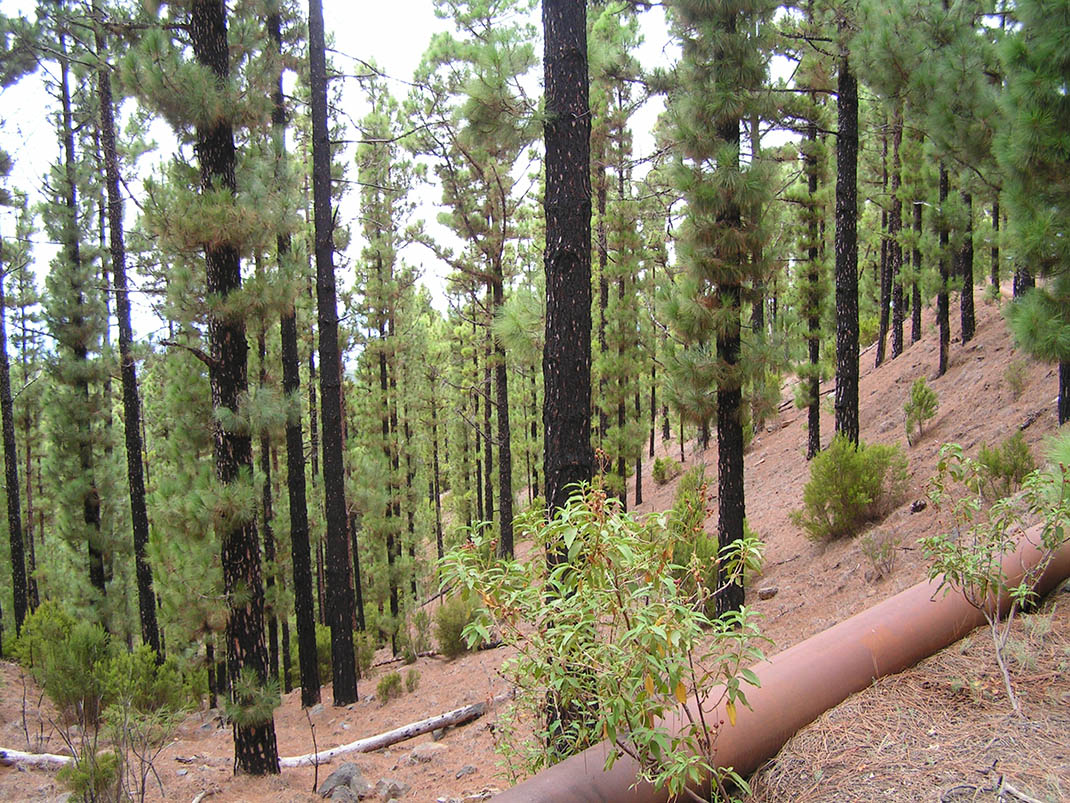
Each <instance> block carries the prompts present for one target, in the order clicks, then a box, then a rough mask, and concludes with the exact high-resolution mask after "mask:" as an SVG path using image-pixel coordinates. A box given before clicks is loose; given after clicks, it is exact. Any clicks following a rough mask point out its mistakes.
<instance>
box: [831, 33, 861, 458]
mask: <svg viewBox="0 0 1070 803" xmlns="http://www.w3.org/2000/svg"><path fill="white" fill-rule="evenodd" d="M837 90H838V91H837V97H836V109H837V114H838V117H839V124H838V127H839V132H838V136H837V137H836V405H835V406H836V432H839V433H841V434H843V436H844V437H846V438H847V439H848V440H850V441H851V442H852V443H858V81H857V80H856V79H855V76H854V74H853V73H852V72H851V67H850V65H849V63H848V61H847V54H846V53H844V54H842V55H841V56H840V63H839V78H838V86H837Z"/></svg>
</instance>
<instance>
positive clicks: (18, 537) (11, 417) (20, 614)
mask: <svg viewBox="0 0 1070 803" xmlns="http://www.w3.org/2000/svg"><path fill="white" fill-rule="evenodd" d="M0 253H2V248H0ZM2 267H3V266H2V265H0V268H2ZM6 319H7V309H6V307H5V306H4V274H3V271H2V270H0V415H2V417H3V429H4V481H5V483H6V484H7V529H8V537H9V540H10V543H11V590H12V593H13V595H14V597H15V635H16V636H18V635H19V634H20V633H21V632H22V623H23V621H24V620H25V619H26V605H27V600H28V599H29V594H28V593H27V588H26V555H25V549H24V544H23V540H22V508H21V506H20V504H19V465H18V453H17V452H16V450H15V412H14V406H13V404H12V401H11V366H10V364H9V363H8V358H7V320H6Z"/></svg>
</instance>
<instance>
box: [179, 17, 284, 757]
mask: <svg viewBox="0 0 1070 803" xmlns="http://www.w3.org/2000/svg"><path fill="white" fill-rule="evenodd" d="M189 33H190V40H191V43H192V45H193V52H194V54H195V56H196V58H197V61H198V62H199V63H200V64H202V65H203V66H205V67H207V68H208V69H209V70H210V71H211V72H212V73H213V74H214V75H215V77H216V80H217V81H218V82H219V83H220V84H223V83H224V82H226V80H227V76H228V73H229V70H230V65H229V57H228V48H227V28H226V9H225V6H224V4H223V2H222V0H197V2H194V3H193V4H192V5H191V7H190V21H189ZM196 135H197V142H196V153H197V158H198V160H199V162H200V173H201V175H200V178H201V191H202V192H203V193H209V192H212V191H214V190H224V191H226V192H230V193H234V192H235V191H236V188H237V181H236V177H235V162H236V158H235V149H234V132H233V129H232V127H231V123H230V122H229V120H225V119H224V120H217V121H214V122H212V123H210V124H201V125H199V126H197V132H196ZM205 272H206V283H205V285H206V290H207V291H208V293H209V294H212V295H215V296H216V297H217V298H219V299H221V300H223V301H225V299H226V298H227V297H228V296H229V295H231V294H232V293H236V292H238V291H239V290H240V289H241V269H240V264H239V259H238V251H237V249H236V248H235V247H234V246H233V245H231V244H229V243H216V244H211V245H209V246H208V247H207V248H206V249H205ZM208 342H209V344H210V347H211V364H210V366H209V371H208V377H209V382H210V384H211V388H212V408H213V410H217V411H218V410H227V411H229V414H230V415H236V414H237V413H238V408H239V405H240V404H241V399H242V397H243V396H245V395H246V393H247V392H248V376H247V370H248V369H247V365H246V361H247V359H248V343H247V341H246V337H245V323H244V321H243V320H242V319H241V318H240V317H237V316H234V315H230V316H226V317H217V316H215V315H212V316H210V318H209V321H208ZM228 417H229V416H228ZM216 422H217V423H216V425H215V433H214V453H215V454H214V457H215V466H216V478H217V479H218V480H219V482H220V483H222V484H223V485H231V484H233V483H237V482H240V481H241V478H242V475H246V476H248V475H251V474H252V471H253V449H252V438H251V436H250V435H249V434H248V433H247V432H242V431H240V430H238V431H234V430H229V429H228V428H227V427H225V426H224V425H223V424H222V423H221V422H220V420H219V419H218V418H217V419H216ZM220 535H221V540H222V566H223V590H224V594H226V597H227V600H228V605H229V611H228V616H227V636H226V637H227V669H228V674H229V678H230V685H231V688H232V689H238V688H240V684H242V681H243V674H244V673H245V672H246V671H249V672H252V674H253V676H254V677H255V680H256V682H257V683H258V684H259V685H260V686H261V687H263V685H264V684H265V683H266V682H267V650H266V649H265V646H264V588H263V582H262V578H261V572H260V545H259V543H258V538H257V530H256V519H255V518H251V517H250V518H244V519H242V520H238V521H236V522H234V523H233V524H231V525H230V526H229V528H227V529H226V530H225V531H224V532H222V533H221V534H220ZM260 693H263V690H261V692H260ZM238 702H239V703H242V702H245V701H242V700H239V701H238ZM232 727H233V732H234V766H235V769H236V770H237V771H238V772H247V773H249V774H251V775H264V774H267V773H277V772H278V771H279V758H278V750H277V747H276V743H275V723H274V720H273V718H272V717H271V716H270V715H269V716H268V717H267V718H266V721H260V722H258V723H255V724H249V723H243V724H241V725H239V724H237V723H235V724H234V725H233V726H232Z"/></svg>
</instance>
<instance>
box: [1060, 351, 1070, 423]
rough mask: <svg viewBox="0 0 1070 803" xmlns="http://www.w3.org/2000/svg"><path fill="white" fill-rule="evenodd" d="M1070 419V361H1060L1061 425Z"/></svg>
mask: <svg viewBox="0 0 1070 803" xmlns="http://www.w3.org/2000/svg"><path fill="white" fill-rule="evenodd" d="M1067 421H1070V362H1061V363H1059V426H1060V427H1061V426H1062V425H1063V424H1065V423H1066V422H1067Z"/></svg>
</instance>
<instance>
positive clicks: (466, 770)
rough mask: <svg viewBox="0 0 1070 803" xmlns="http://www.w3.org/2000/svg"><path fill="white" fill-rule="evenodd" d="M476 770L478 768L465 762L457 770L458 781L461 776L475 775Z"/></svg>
mask: <svg viewBox="0 0 1070 803" xmlns="http://www.w3.org/2000/svg"><path fill="white" fill-rule="evenodd" d="M477 772H478V770H477V769H476V768H475V767H473V766H472V765H471V764H465V765H464V766H463V767H461V768H460V769H459V770H457V780H458V781H459V780H461V778H464V777H466V776H468V775H475V774H476V773H477Z"/></svg>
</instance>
